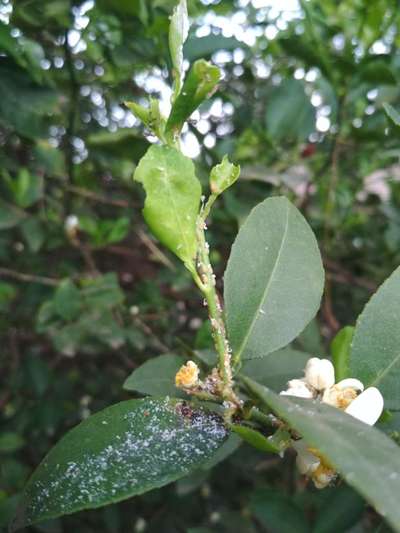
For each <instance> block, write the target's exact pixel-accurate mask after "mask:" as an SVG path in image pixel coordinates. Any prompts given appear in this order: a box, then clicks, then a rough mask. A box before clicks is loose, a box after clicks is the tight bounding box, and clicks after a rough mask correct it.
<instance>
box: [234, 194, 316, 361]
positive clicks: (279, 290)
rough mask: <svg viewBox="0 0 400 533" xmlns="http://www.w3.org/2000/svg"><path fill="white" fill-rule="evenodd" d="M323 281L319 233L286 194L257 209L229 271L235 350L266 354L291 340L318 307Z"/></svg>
mask: <svg viewBox="0 0 400 533" xmlns="http://www.w3.org/2000/svg"><path fill="white" fill-rule="evenodd" d="M323 285H324V273H323V269H322V262H321V256H320V253H319V249H318V245H317V241H316V239H315V236H314V234H313V232H312V230H311V228H310V227H309V225H308V224H307V222H306V220H305V219H304V218H303V216H302V215H301V213H300V212H299V211H298V210H297V209H296V207H294V206H293V205H292V204H291V203H290V202H289V201H288V200H287V199H286V198H283V197H275V198H269V199H267V200H265V201H264V202H262V203H261V204H259V205H258V206H257V207H256V208H254V209H253V210H252V212H251V213H250V215H249V217H248V218H247V220H246V222H245V223H244V224H243V226H242V227H241V229H240V231H239V234H238V236H237V237H236V240H235V242H234V244H233V247H232V251H231V255H230V258H229V262H228V267H227V270H226V273H225V306H226V315H227V327H228V334H229V339H230V342H231V345H232V348H233V351H234V353H235V355H236V356H238V357H242V358H243V359H252V358H256V357H263V356H265V355H268V354H269V353H270V352H273V351H275V350H278V349H279V348H281V347H282V346H285V345H287V344H288V343H289V342H290V341H292V340H293V339H294V338H295V337H296V336H297V335H298V334H299V333H300V332H301V331H302V330H303V329H304V328H305V326H306V325H307V324H308V322H309V321H310V320H311V319H312V318H313V317H314V315H315V313H316V312H317V310H318V307H319V304H320V300H321V295H322V290H323Z"/></svg>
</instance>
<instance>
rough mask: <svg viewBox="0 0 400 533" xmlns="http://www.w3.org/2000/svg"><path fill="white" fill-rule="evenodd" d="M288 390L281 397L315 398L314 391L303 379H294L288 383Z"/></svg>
mask: <svg viewBox="0 0 400 533" xmlns="http://www.w3.org/2000/svg"><path fill="white" fill-rule="evenodd" d="M287 385H288V388H287V390H284V391H282V392H281V393H280V394H281V396H296V397H297V398H308V399H311V398H314V396H315V394H314V391H313V390H311V389H310V387H309V386H308V385H307V383H306V382H305V381H304V380H303V379H292V380H290V381H289V382H288V384H287Z"/></svg>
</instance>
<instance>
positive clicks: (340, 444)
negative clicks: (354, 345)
mask: <svg viewBox="0 0 400 533" xmlns="http://www.w3.org/2000/svg"><path fill="white" fill-rule="evenodd" d="M245 382H246V384H247V386H248V388H249V390H250V391H251V393H252V394H253V395H254V396H256V397H257V398H258V399H259V400H261V402H263V403H264V405H266V406H267V407H268V408H271V409H273V411H275V413H276V414H277V415H278V416H279V417H281V418H282V419H283V420H285V421H286V422H288V424H289V425H290V426H291V427H292V428H293V429H295V430H296V431H297V432H298V433H299V434H300V435H302V437H303V438H304V439H305V440H306V441H307V443H308V444H309V445H310V446H312V447H314V448H317V449H318V450H320V452H321V453H322V454H323V455H324V456H325V457H326V458H327V459H328V461H329V463H330V464H332V465H333V466H334V467H335V468H336V469H337V471H338V472H339V473H340V474H341V475H342V476H343V477H344V479H345V480H346V482H347V483H348V484H349V485H350V486H352V487H353V488H355V489H356V490H357V491H358V492H359V493H360V494H362V495H363V496H364V498H366V500H368V501H369V503H371V504H372V505H373V506H374V507H375V508H376V510H377V511H378V512H379V513H380V514H381V515H382V516H384V517H385V519H386V520H387V521H388V522H389V523H390V524H391V525H392V527H393V528H394V530H395V531H400V507H399V501H398V495H399V494H400V449H399V447H398V446H397V445H396V444H395V443H394V442H393V441H392V440H391V439H389V438H388V437H386V435H385V434H384V433H382V432H380V431H379V430H377V429H376V428H374V427H370V426H368V425H366V424H364V423H363V422H360V421H359V420H357V419H355V418H353V417H352V416H350V415H348V414H346V413H344V412H343V411H341V410H339V409H335V408H333V407H331V406H329V405H326V404H323V403H321V402H317V401H314V400H301V399H300V398H294V397H292V398H291V399H290V400H288V399H286V398H283V397H282V396H278V395H276V394H275V393H273V392H272V391H270V390H269V389H267V388H265V387H263V386H262V385H259V384H258V383H256V382H255V381H252V380H249V379H245Z"/></svg>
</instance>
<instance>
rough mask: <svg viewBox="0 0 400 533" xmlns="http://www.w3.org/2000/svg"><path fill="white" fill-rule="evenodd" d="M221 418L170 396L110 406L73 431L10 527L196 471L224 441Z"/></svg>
mask: <svg viewBox="0 0 400 533" xmlns="http://www.w3.org/2000/svg"><path fill="white" fill-rule="evenodd" d="M226 436H227V432H226V430H225V428H224V427H223V425H222V422H221V419H220V418H219V417H218V416H217V415H215V414H212V413H209V412H206V411H203V410H199V409H198V408H196V409H195V408H194V407H193V406H191V405H190V404H188V403H183V402H181V401H179V400H173V399H168V398H162V399H152V398H145V399H142V400H130V401H126V402H121V403H119V404H116V405H113V406H112V407H109V408H107V409H104V410H103V411H100V412H99V413H96V414H95V415H93V416H91V417H90V418H88V419H87V420H85V421H83V422H82V423H81V424H79V425H78V426H77V427H75V428H74V429H73V430H71V431H70V432H69V433H68V434H67V435H66V436H65V437H64V438H63V439H62V440H61V441H60V442H59V443H58V444H57V445H56V446H55V447H54V448H53V449H52V450H51V451H50V453H49V454H48V455H47V456H46V457H45V459H44V460H43V462H42V463H41V465H40V466H39V467H38V468H37V470H36V471H35V472H34V474H33V476H32V478H31V479H30V481H29V482H28V484H27V486H26V488H25V493H24V507H23V508H22V509H20V511H19V512H18V520H17V523H16V527H22V526H23V525H27V524H31V523H35V522H39V521H41V520H45V519H50V518H54V517H57V516H60V515H64V514H68V513H73V512H76V511H79V510H81V509H90V508H95V507H99V506H102V505H106V504H109V503H112V502H117V501H119V500H123V499H126V498H129V497H131V496H134V495H137V494H142V493H144V492H147V491H149V490H151V489H154V488H157V487H161V486H163V485H165V484H167V483H170V482H171V481H174V480H176V479H178V478H180V477H183V476H185V475H186V474H188V473H189V472H191V471H192V470H195V469H196V468H198V467H199V466H201V465H202V464H203V463H205V462H206V461H207V460H208V459H210V458H211V457H212V456H213V454H214V452H215V451H216V450H217V449H218V448H219V447H220V446H221V445H222V443H223V442H224V440H225V438H226Z"/></svg>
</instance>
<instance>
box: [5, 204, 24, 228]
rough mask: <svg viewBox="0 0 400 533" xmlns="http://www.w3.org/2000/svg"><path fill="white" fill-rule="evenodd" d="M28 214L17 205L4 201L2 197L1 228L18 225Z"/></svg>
mask: <svg viewBox="0 0 400 533" xmlns="http://www.w3.org/2000/svg"><path fill="white" fill-rule="evenodd" d="M27 216H28V215H27V214H26V213H25V212H24V211H22V210H21V209H18V208H17V207H15V206H13V205H11V204H8V203H7V202H4V201H3V200H2V199H1V198H0V230H3V229H10V228H13V227H14V226H17V225H18V224H19V223H20V222H21V221H22V220H24V219H25V218H26V217H27Z"/></svg>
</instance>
